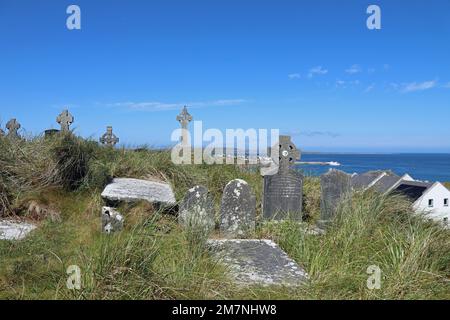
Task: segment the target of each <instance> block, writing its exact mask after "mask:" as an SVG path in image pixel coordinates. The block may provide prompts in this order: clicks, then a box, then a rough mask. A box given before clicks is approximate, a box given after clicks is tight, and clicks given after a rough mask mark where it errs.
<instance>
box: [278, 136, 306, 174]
mask: <svg viewBox="0 0 450 320" xmlns="http://www.w3.org/2000/svg"><path fill="white" fill-rule="evenodd" d="M278 147H279V151H278V152H279V154H278V160H279V169H280V171H286V170H288V169H289V168H290V167H291V166H293V165H294V164H295V161H297V160H300V157H301V154H300V151H299V150H298V149H297V147H296V146H295V144H293V143H292V141H291V137H290V136H280V138H279V146H278Z"/></svg>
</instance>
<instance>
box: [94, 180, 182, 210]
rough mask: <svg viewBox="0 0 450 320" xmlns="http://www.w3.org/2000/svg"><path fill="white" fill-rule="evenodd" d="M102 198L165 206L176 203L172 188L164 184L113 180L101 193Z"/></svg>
mask: <svg viewBox="0 0 450 320" xmlns="http://www.w3.org/2000/svg"><path fill="white" fill-rule="evenodd" d="M102 198H104V199H106V200H108V201H109V202H113V203H114V202H137V201H141V200H142V201H148V202H149V203H157V204H162V205H166V206H172V205H174V204H175V203H176V201H175V195H174V194H173V190H172V187H171V186H170V185H169V184H167V183H164V182H156V181H148V180H140V179H131V178H115V179H114V180H113V181H112V183H110V184H108V185H107V186H106V187H105V189H104V190H103V192H102Z"/></svg>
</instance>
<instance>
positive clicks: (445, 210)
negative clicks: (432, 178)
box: [414, 182, 450, 225]
mask: <svg viewBox="0 0 450 320" xmlns="http://www.w3.org/2000/svg"><path fill="white" fill-rule="evenodd" d="M430 199H432V200H433V207H430V206H429V200H430ZM444 199H448V200H447V206H446V205H444ZM414 208H415V209H416V210H417V211H419V212H425V213H426V214H427V217H429V218H430V219H433V220H435V221H440V222H444V221H445V218H446V220H447V221H448V225H450V191H449V190H448V189H447V188H446V187H445V186H444V185H442V184H441V183H439V182H436V183H435V184H434V185H433V186H431V187H430V188H429V189H428V190H427V191H426V192H425V193H424V194H423V196H422V197H421V198H419V199H418V200H417V201H416V202H415V203H414Z"/></svg>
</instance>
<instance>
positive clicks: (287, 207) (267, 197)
mask: <svg viewBox="0 0 450 320" xmlns="http://www.w3.org/2000/svg"><path fill="white" fill-rule="evenodd" d="M273 148H278V151H279V154H278V159H273V160H274V162H275V163H278V172H277V173H276V174H274V175H265V176H264V194H263V217H264V219H268V220H284V219H293V220H301V218H302V200H303V199H302V198H303V175H302V174H301V173H300V172H297V171H295V170H293V169H291V167H292V166H293V165H294V164H295V161H296V160H297V159H300V151H299V150H298V149H297V147H296V146H295V145H294V144H293V143H292V141H291V137H289V136H280V139H279V144H278V145H275V146H274V147H273Z"/></svg>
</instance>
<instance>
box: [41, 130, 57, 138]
mask: <svg viewBox="0 0 450 320" xmlns="http://www.w3.org/2000/svg"><path fill="white" fill-rule="evenodd" d="M58 133H59V130H57V129H48V130H45V131H44V137H45V138H51V137H54V136H55V135H56V134H58Z"/></svg>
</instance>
